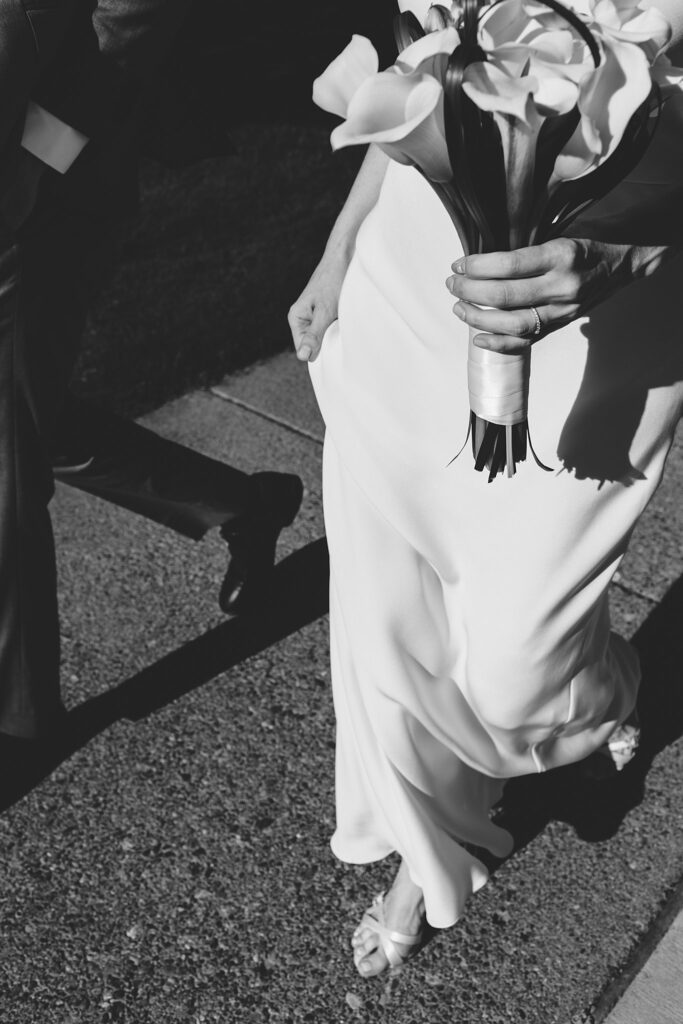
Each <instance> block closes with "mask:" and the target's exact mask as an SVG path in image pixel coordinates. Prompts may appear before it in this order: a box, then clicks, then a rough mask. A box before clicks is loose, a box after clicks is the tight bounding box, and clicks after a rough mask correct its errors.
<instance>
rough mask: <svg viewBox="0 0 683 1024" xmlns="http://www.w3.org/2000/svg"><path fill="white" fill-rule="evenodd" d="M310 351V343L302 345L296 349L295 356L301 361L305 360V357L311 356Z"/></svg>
mask: <svg viewBox="0 0 683 1024" xmlns="http://www.w3.org/2000/svg"><path fill="white" fill-rule="evenodd" d="M312 351H313V350H312V349H311V346H310V345H302V346H301V348H300V349H298V350H297V353H296V357H297V359H300V360H301V361H302V362H305V361H306V360H307V359H310V358H311V352H312Z"/></svg>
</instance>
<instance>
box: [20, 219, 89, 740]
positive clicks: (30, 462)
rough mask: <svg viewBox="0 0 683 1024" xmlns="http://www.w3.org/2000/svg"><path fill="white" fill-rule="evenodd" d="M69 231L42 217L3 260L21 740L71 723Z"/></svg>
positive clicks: (74, 232) (74, 306)
mask: <svg viewBox="0 0 683 1024" xmlns="http://www.w3.org/2000/svg"><path fill="white" fill-rule="evenodd" d="M68 227H69V226H67V225H65V224H64V223H61V222H60V220H59V218H57V217H56V216H52V215H49V214H47V213H41V214H40V216H38V215H35V216H34V217H32V218H31V219H30V223H27V225H25V226H24V228H22V230H21V231H19V232H18V234H17V235H16V237H14V238H9V237H7V236H6V235H5V237H4V239H3V243H2V246H1V251H0V387H1V388H2V395H1V400H0V446H1V447H0V732H3V733H7V734H10V735H14V736H21V737H35V736H40V735H44V734H46V733H48V732H50V731H51V730H52V729H53V728H54V727H55V726H56V725H57V723H58V719H59V718H61V717H62V715H63V707H62V704H61V701H60V696H59V626H58V618H57V592H56V570H55V555H54V542H53V537H52V527H51V523H50V516H49V512H48V504H49V502H50V499H51V497H52V493H53V481H52V472H51V469H50V463H49V459H48V456H47V445H46V438H47V437H48V436H49V434H50V432H51V430H52V429H53V426H54V421H55V418H56V412H57V409H58V408H59V405H60V403H61V400H62V396H63V393H64V389H65V387H66V381H67V378H68V374H69V372H70V369H71V365H72V362H73V358H74V354H75V343H76V341H77V339H78V337H79V336H80V331H81V328H82V319H83V312H82V304H81V302H80V297H79V295H78V292H77V290H76V289H75V287H74V267H75V265H76V263H77V261H78V253H79V248H80V246H81V245H82V244H83V239H82V238H79V234H81V232H80V231H79V229H78V225H70V230H67V228H68Z"/></svg>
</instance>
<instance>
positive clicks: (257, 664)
mask: <svg viewBox="0 0 683 1024" xmlns="http://www.w3.org/2000/svg"><path fill="white" fill-rule="evenodd" d="M219 392H220V393H208V392H195V393H193V394H190V395H188V396H186V397H184V398H181V399H179V400H177V401H175V402H173V403H171V404H169V405H167V406H165V407H163V408H161V409H160V410H158V411H157V412H156V413H154V414H153V415H151V416H150V417H148V419H147V420H146V422H147V423H148V424H149V425H151V426H153V427H154V428H155V429H157V430H159V431H160V432H162V433H165V434H167V435H168V436H172V437H174V438H176V439H180V440H182V441H184V442H185V443H187V444H189V445H191V446H193V447H196V448H198V449H201V450H202V451H205V452H207V453H208V454H211V455H214V456H216V457H219V458H221V459H224V460H225V461H228V462H230V463H232V464H235V465H238V466H240V467H241V468H244V469H247V470H249V471H254V470H257V469H258V470H260V469H274V468H278V469H282V470H286V471H295V472H298V473H300V475H301V476H302V477H303V479H304V481H305V485H306V489H307V493H306V497H305V500H304V506H303V508H302V512H301V515H300V516H299V517H298V519H297V520H296V522H295V523H294V525H293V527H292V528H290V529H288V530H287V531H285V533H284V534H283V536H282V540H281V544H280V549H279V557H280V565H279V568H278V570H277V573H276V580H275V583H274V587H273V591H272V593H271V594H270V596H269V599H268V601H267V602H266V606H265V608H264V612H263V614H261V615H259V616H256V617H253V618H252V619H250V620H245V621H240V620H226V619H225V618H224V617H223V616H221V614H220V613H219V611H218V609H217V605H216V595H217V589H218V586H219V583H220V580H221V577H222V574H223V571H224V568H225V563H226V558H225V550H224V547H223V544H222V542H221V541H220V539H219V538H217V537H215V536H209V537H207V538H205V540H203V541H202V542H200V543H198V544H195V543H193V542H191V541H188V540H186V539H183V538H181V537H178V536H176V535H174V534H172V533H170V532H169V531H167V530H164V529H163V528H162V527H160V526H157V525H155V524H151V523H148V522H146V521H144V520H142V519H141V518H139V517H136V516H135V515H132V514H130V513H127V512H124V511H120V510H117V509H115V508H112V507H111V506H109V505H107V504H105V503H104V502H101V501H99V500H97V499H94V498H90V497H88V496H86V495H84V494H82V493H79V492H77V491H73V490H70V489H68V488H63V487H60V488H59V492H58V495H57V498H56V500H55V503H54V512H55V525H56V534H57V540H58V550H59V572H60V593H61V601H62V620H63V638H64V667H63V684H64V694H65V700H66V702H67V705H68V707H69V708H70V710H71V714H70V724H69V728H68V730H67V733H66V735H65V736H64V737H63V739H62V740H61V741H59V742H57V743H55V744H54V745H53V746H52V747H51V748H45V749H44V750H43V752H42V756H41V758H40V759H38V761H31V760H26V759H24V760H23V761H19V760H15V761H14V762H12V763H11V764H7V765H6V766H5V770H4V773H3V781H2V806H3V808H4V810H3V813H2V815H1V816H0V892H1V893H2V897H1V899H2V914H1V915H0V948H1V950H2V973H1V976H0V1021H1V1022H2V1024H176V1022H177V1024H233V1022H235V1024H238V1022H239V1024H242V1022H244V1024H271V1022H272V1024H290V1022H291V1024H294V1022H296V1024H299V1022H310V1024H342V1022H343V1024H346V1022H348V1024H354V1022H359V1024H360V1022H362V1024H378V1022H386V1024H428V1022H429V1024H442V1022H443V1024H447V1022H448V1024H452V1022H453V1021H457V1022H458V1024H520V1022H525V1024H588V1022H591V1021H593V1020H599V1019H602V1016H603V1015H604V1014H603V1011H604V1010H605V1009H606V1008H609V1007H608V1005H607V1004H608V1003H609V992H610V986H611V985H612V983H613V982H614V980H615V979H616V978H617V977H618V976H619V975H620V974H621V973H622V972H623V971H624V970H625V969H626V970H628V965H629V964H630V963H631V962H632V961H633V958H634V956H635V955H636V952H637V949H638V947H639V944H640V943H641V941H642V940H643V938H644V937H645V936H646V935H647V934H648V930H649V929H650V927H651V924H652V922H653V921H654V920H655V918H656V917H657V915H658V913H659V911H660V908H661V907H662V905H663V904H664V902H665V901H666V899H667V896H668V894H669V893H670V892H671V891H672V890H673V888H674V887H675V886H676V884H677V882H678V880H679V879H680V877H681V874H682V873H683V843H682V842H681V839H682V837H683V808H682V807H681V802H680V799H679V793H680V778H681V771H682V769H683V745H682V744H681V742H680V739H679V737H680V735H681V733H682V732H683V696H682V694H681V675H680V665H681V660H682V655H683V634H682V632H681V629H680V621H681V613H682V612H683V584H682V583H681V581H680V580H679V577H680V576H681V574H682V573H683V554H682V552H681V545H680V543H679V541H678V538H679V537H680V526H681V518H682V517H683V513H682V512H681V506H680V500H679V499H678V496H679V495H680V493H681V486H682V485H683V447H682V446H681V445H680V444H678V445H677V446H675V448H674V451H673V454H672V457H671V461H670V471H669V476H668V479H667V481H666V483H665V484H664V485H663V487H662V488H661V490H660V492H659V493H658V495H657V497H656V498H655V500H654V502H653V503H652V505H651V506H650V508H649V509H648V510H647V512H646V514H645V516H644V518H643V521H642V523H641V526H640V528H639V530H638V533H637V536H636V538H635V539H634V542H633V547H632V552H631V555H630V557H629V560H628V562H627V563H626V564H625V565H624V568H623V571H622V573H621V574H620V578H619V580H618V581H617V583H616V584H615V586H614V588H613V599H614V600H613V607H614V618H615V626H616V628H617V629H619V630H621V631H623V632H624V633H625V634H626V635H629V636H633V635H635V637H636V642H637V643H638V646H639V649H640V651H641V654H642V657H643V662H644V666H645V679H644V685H643V697H642V701H641V713H642V718H643V725H644V729H645V745H644V749H643V751H642V753H641V754H640V755H639V757H638V759H637V761H636V762H634V764H633V765H631V766H629V768H627V769H626V771H625V772H623V773H622V775H621V776H620V777H619V778H618V779H617V780H616V781H605V782H602V783H596V782H586V781H585V780H583V779H582V778H581V776H580V774H579V772H578V771H577V770H576V769H566V770H563V771H561V772H553V773H549V774H547V775H545V776H541V777H533V778H525V779H522V780H518V781H515V782H512V783H511V784H510V786H509V787H508V795H507V798H506V801H505V805H504V810H503V813H504V815H505V818H506V821H507V823H508V825H509V827H510V828H511V829H512V830H513V832H514V834H515V836H516V838H517V841H518V842H517V849H516V851H515V853H514V854H513V855H512V856H511V857H510V858H509V859H508V861H507V862H506V863H504V864H502V865H500V866H497V870H495V872H494V874H493V876H492V878H491V881H490V883H489V884H488V885H487V886H486V887H485V889H484V890H483V891H482V892H481V893H479V894H478V895H477V896H476V897H475V898H474V899H473V900H472V901H471V904H470V908H469V912H468V914H467V915H466V917H465V918H464V919H463V920H462V921H461V922H459V924H458V925H457V926H456V927H454V928H453V929H451V930H450V931H448V932H444V933H441V934H439V935H437V937H436V938H435V939H434V941H433V942H432V943H431V944H430V945H429V946H428V947H427V948H426V949H425V950H424V951H423V953H422V954H421V955H420V957H419V958H418V959H417V960H416V961H414V962H413V963H411V964H409V965H408V966H406V967H405V968H403V969H401V970H398V971H396V972H394V973H393V974H392V975H391V976H390V977H388V978H387V977H385V978H383V979H381V980H377V981H371V982H364V981H363V980H362V979H360V978H359V977H358V975H357V974H356V972H355V970H354V968H353V964H352V960H351V956H350V948H349V937H350V934H351V931H352V930H353V928H354V926H355V924H356V922H357V920H358V918H359V915H360V913H361V912H362V910H363V909H364V907H365V906H366V905H367V904H368V902H369V901H370V898H371V897H372V895H373V894H374V893H375V892H376V891H378V890H379V889H381V888H383V887H385V885H386V884H387V883H388V881H389V880H390V875H391V871H392V870H393V865H392V864H386V863H381V864H376V865H371V866H368V867H352V866H347V865H343V864H341V863H339V862H337V861H336V860H335V859H334V857H333V856H332V854H331V852H330V850H329V846H328V839H329V835H330V832H331V830H332V827H333V815H334V809H333V756H334V719H333V709H332V701H331V695H330V688H329V673H328V661H327V625H326V617H325V613H326V609H327V565H326V549H325V545H324V540H323V539H322V538H323V524H322V516H321V504H320V479H319V477H320V463H321V454H322V447H321V437H322V433H321V425H320V421H319V418H318V416H317V413H316V411H315V408H314V405H313V404H312V403H311V401H310V394H309V391H308V382H307V374H306V373H305V370H304V369H303V368H301V367H299V366H298V365H297V364H296V362H295V360H294V359H293V357H292V356H284V355H283V356H279V357H277V358H276V359H274V360H272V361H269V362H265V363H263V364H261V365H258V366H256V367H254V368H253V370H251V371H249V372H248V373H246V374H241V375H237V376H235V377H232V378H229V379H227V380H226V381H224V382H223V384H222V385H221V387H220V389H219ZM272 396H275V397H272ZM271 397H272V401H271ZM530 471H533V467H530ZM677 580H678V582H676V581H677ZM595 1007H597V1010H596V1016H594V1014H593V1009H594V1008H595Z"/></svg>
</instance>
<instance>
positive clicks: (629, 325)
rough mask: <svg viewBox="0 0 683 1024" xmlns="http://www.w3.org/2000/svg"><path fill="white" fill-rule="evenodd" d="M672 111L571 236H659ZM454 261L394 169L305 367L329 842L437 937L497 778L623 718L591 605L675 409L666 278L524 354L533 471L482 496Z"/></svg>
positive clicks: (455, 243)
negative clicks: (331, 765) (404, 874)
mask: <svg viewBox="0 0 683 1024" xmlns="http://www.w3.org/2000/svg"><path fill="white" fill-rule="evenodd" d="M681 114H682V111H681V105H680V103H678V101H676V102H675V103H673V104H671V105H670V109H669V110H668V111H667V114H666V117H665V119H664V123H663V124H662V126H661V128H660V135H659V137H658V141H657V145H656V146H653V150H652V152H651V153H650V154H648V157H647V160H646V161H645V162H644V163H643V165H642V166H641V167H640V168H637V169H636V172H634V175H633V177H632V180H630V181H628V182H625V183H624V184H623V185H622V186H620V187H619V189H617V190H616V191H615V192H614V193H613V194H612V196H611V197H610V198H609V200H607V201H605V202H603V203H601V204H600V205H599V206H598V207H596V208H595V210H594V213H593V214H592V217H591V221H590V222H584V224H583V225H582V234H590V233H591V232H593V233H594V234H595V235H596V236H598V237H604V238H606V239H608V238H609V237H610V236H612V237H614V238H615V239H617V238H618V237H619V236H620V234H623V233H624V232H626V233H628V228H627V226H625V220H624V211H625V210H631V211H635V215H636V216H639V217H641V219H644V221H645V223H647V224H649V225H650V226H652V225H653V224H654V223H655V219H654V218H655V216H658V217H659V218H660V223H662V224H665V223H666V217H667V204H668V202H669V200H670V195H671V191H672V189H675V182H676V177H675V174H674V169H673V168H674V166H675V164H673V163H672V165H671V166H669V165H668V164H667V157H666V154H667V153H668V152H671V148H672V147H673V148H674V150H675V148H676V145H678V148H679V149H680V148H681V147H680V145H679V144H678V140H679V137H680V140H683V117H682V116H681ZM658 153H659V156H658V155H657V154H658ZM680 166H683V164H679V167H680ZM639 174H640V176H639ZM678 194H679V198H680V192H679V193H678ZM653 230H656V229H653ZM461 254H462V249H461V246H460V243H459V240H458V238H457V235H456V234H455V231H454V229H453V227H452V224H451V222H450V220H449V218H448V216H447V214H446V213H445V211H444V209H443V208H442V206H441V204H440V202H439V200H438V199H437V198H436V196H435V195H434V193H433V192H432V190H431V188H430V187H429V185H428V184H427V183H426V182H425V181H424V180H423V179H422V177H421V176H420V174H419V173H418V172H416V171H415V170H414V169H412V168H409V167H405V166H400V165H398V164H394V163H390V165H389V168H388V171H387V174H386V178H385V180H384V183H383V186H382V189H381V194H380V197H379V201H378V203H377V205H376V206H375V208H374V209H373V210H372V211H371V213H370V214H369V215H368V217H367V218H366V220H365V221H364V223H363V224H362V226H361V229H360V232H359V234H358V238H357V245H356V252H355V256H354V258H353V260H352V262H351V265H350V267H349V270H348V274H347V276H346V279H345V282H344V285H343V289H342V294H341V297H340V304H339V318H338V320H337V321H336V322H335V323H334V324H333V325H332V326H331V327H330V328H329V329H328V331H327V333H326V336H325V338H324V341H323V345H322V350H321V353H320V355H319V357H318V359H317V360H316V361H315V362H313V363H312V364H311V366H310V373H311V378H312V382H313V385H314V388H315V392H316V395H317V399H318V403H319V405H320V409H321V411H322V414H323V417H324V419H325V424H326V437H325V448H324V463H323V493H324V511H325V523H326V530H327V536H328V543H329V550H330V565H331V584H330V631H331V664H332V684H333V694H334V703H335V711H336V717H337V753H336V793H337V797H336V800H337V808H336V811H337V821H336V830H335V832H334V835H333V837H332V840H331V845H332V849H333V851H334V853H335V854H336V855H337V856H338V857H339V858H341V859H342V860H344V861H347V862H351V863H367V862H371V861H375V860H378V859H380V858H383V857H385V856H387V855H388V854H389V853H391V852H393V851H397V852H398V853H399V854H400V855H401V857H402V858H403V859H404V860H405V862H406V864H407V866H408V868H409V870H410V874H411V877H412V879H413V880H414V882H415V883H416V884H418V885H419V886H421V888H422V889H423V891H424V896H425V904H426V913H427V918H428V920H429V922H430V924H431V925H432V926H434V927H438V928H444V927H448V926H450V925H452V924H453V923H454V922H455V921H456V920H457V919H458V918H459V917H460V916H461V914H462V912H463V909H464V907H465V903H466V901H467V899H468V897H469V896H470V895H471V894H472V893H473V892H474V891H476V890H477V889H478V888H479V887H480V886H481V885H483V884H484V883H485V881H486V878H487V871H486V868H485V867H484V865H483V863H482V862H481V860H480V859H479V858H478V857H477V856H475V855H474V853H473V851H472V846H476V847H480V848H484V849H486V850H488V851H490V852H491V853H493V854H494V855H496V856H499V857H502V856H505V855H507V854H508V853H509V852H510V850H511V845H512V840H511V837H510V835H509V834H508V833H507V832H506V831H504V830H503V829H501V828H499V827H497V826H496V825H495V824H494V823H492V821H491V818H490V810H491V807H492V806H493V805H494V803H495V802H496V801H497V800H498V799H499V798H500V796H501V794H502V788H503V785H504V781H505V780H506V779H507V778H510V777H512V776H518V775H523V774H528V773H534V772H543V771H546V770H547V769H550V768H553V767H556V766H559V765H564V764H568V763H570V762H574V761H578V760H580V759H582V758H584V757H586V756H587V755H589V754H590V753H591V752H593V751H595V750H596V749H597V748H598V747H600V746H601V745H602V744H604V743H605V742H606V741H607V740H608V739H609V736H610V734H611V733H612V732H613V731H614V729H615V728H616V726H617V725H618V724H619V723H621V722H622V721H623V720H624V719H625V718H626V717H627V716H628V715H629V713H630V711H631V710H632V708H633V706H634V703H635V700H636V696H637V690H638V685H639V681H640V671H639V665H638V659H637V656H636V653H635V651H634V650H633V648H632V647H631V646H630V645H629V644H628V643H626V642H625V641H624V640H623V639H622V638H621V637H619V636H617V635H616V634H615V633H614V632H613V631H612V630H611V627H610V614H609V606H608V596H607V590H608V585H609V583H610V581H611V579H612V578H613V576H614V573H615V571H616V570H617V569H618V567H619V564H620V562H621V559H622V557H623V555H624V553H625V552H626V549H627V546H628V542H629V539H630V537H631V533H632V531H633V529H634V526H635V525H636V523H637V521H638V518H639V516H640V515H641V513H642V512H643V510H644V508H645V506H646V505H647V503H648V502H649V501H650V499H651V498H652V495H653V493H654V491H655V489H656V487H657V485H658V483H659V482H660V480H661V477H662V472H663V470H664V463H665V460H666V456H667V454H668V452H669V449H670V446H671V444H672V440H673V435H674V431H675V428H676V424H677V422H678V420H679V418H680V415H681V409H682V407H683V344H682V342H683V338H681V333H682V331H681V327H680V286H681V284H680V283H681V280H682V271H683V265H682V264H681V262H680V261H674V262H671V263H669V264H667V265H665V266H664V267H663V268H662V269H660V270H659V271H658V272H656V273H655V274H654V275H652V276H651V277H649V278H647V279H646V280H642V281H639V282H637V283H636V284H634V285H632V286H630V287H629V288H627V289H625V290H622V291H621V292H619V293H618V294H617V295H615V296H614V297H613V298H612V299H610V300H609V301H607V302H605V303H603V304H602V305H601V306H599V307H598V308H597V309H595V310H594V312H593V313H592V314H591V315H590V316H589V317H584V318H581V319H579V320H577V321H575V322H574V323H572V324H571V325H569V326H567V327H565V328H563V329H561V330H558V331H556V332H555V333H553V334H552V335H549V336H548V337H546V338H543V339H542V340H540V341H539V342H538V343H537V344H536V345H534V348H533V354H532V362H531V391H530V403H529V422H530V426H531V432H532V439H533V442H534V446H535V448H536V450H537V452H538V454H539V456H540V458H541V459H542V460H543V461H544V462H545V463H546V464H547V465H549V466H550V467H551V468H552V472H544V471H543V470H542V469H540V468H539V467H538V466H537V465H536V464H535V463H534V461H533V460H532V459H528V460H527V461H526V462H525V463H523V464H522V465H521V466H520V467H519V471H518V473H517V474H516V475H515V476H514V477H512V478H507V477H499V478H497V479H496V480H495V481H493V482H492V483H488V482H487V475H486V474H485V473H478V472H475V470H474V467H473V460H472V457H471V452H470V450H469V448H466V449H465V450H464V451H463V452H462V453H461V454H460V455H459V457H458V458H457V459H455V461H453V462H452V461H451V460H452V459H453V456H454V455H455V454H456V453H457V451H458V449H459V448H460V447H461V445H462V443H463V440H464V438H465V434H466V430H467V424H468V416H469V404H468V391H467V379H466V361H467V346H468V328H467V326H466V325H464V324H463V323H461V322H460V321H459V320H458V319H457V318H456V317H455V316H454V315H453V312H452V306H453V301H454V300H453V298H452V296H451V295H450V293H449V292H448V291H447V289H446V287H445V280H446V278H447V277H448V276H449V275H450V274H451V273H452V271H451V264H452V263H453V261H454V260H455V259H457V258H458V257H459V256H460V255H461ZM463 844H465V845H463ZM466 847H467V848H466Z"/></svg>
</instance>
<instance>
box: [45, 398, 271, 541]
mask: <svg viewBox="0 0 683 1024" xmlns="http://www.w3.org/2000/svg"><path fill="white" fill-rule="evenodd" d="M51 456H52V465H53V470H54V474H55V477H56V479H57V480H60V481H62V482H63V483H66V484H69V485H71V486H72V487H77V488H78V489H79V490H82V491H86V492H87V493H89V494H94V495H97V497H100V498H104V499H106V500H107V501H110V502H112V503H113V504H115V505H119V506H120V507H122V508H126V509H129V510H130V511H132V512H137V513H139V514H140V515H143V516H145V517H146V518H148V519H152V520H153V521H154V522H157V523H161V524H162V525H163V526H167V527H170V528H171V529H173V530H176V531H177V532H178V533H181V534H183V535H184V536H186V537H190V538H192V539H195V540H199V539H200V538H201V537H203V536H204V534H205V533H206V531H207V530H210V529H211V528H212V527H215V526H223V525H225V524H226V523H228V522H230V521H232V520H234V519H239V518H241V517H243V516H245V515H247V514H248V513H249V511H250V503H253V500H252V487H251V485H250V478H249V476H248V475H247V474H246V473H243V472H241V471H240V470H238V469H234V468H233V467H232V466H228V465H226V464H225V463H224V462H219V461H218V460H217V459H212V458H209V457H208V456H206V455H202V454H201V453H200V452H197V451H193V450H192V449H190V448H186V447H185V446H184V445H181V444H177V443H176V442H174V441H169V440H167V439H166V438H163V437H161V436H159V435H158V434H156V433H154V432H153V431H151V430H148V429H146V428H145V427H142V426H140V425H139V424H137V423H133V422H131V421H129V420H126V419H124V418H123V417H121V416H117V415H116V414H115V413H112V412H109V411H107V410H102V409H98V408H96V407H95V406H92V405H89V404H87V403H85V402H82V401H80V400H78V399H76V398H73V397H72V396H69V397H68V398H67V401H66V403H65V405H64V408H63V411H62V414H61V416H60V420H59V423H58V426H57V431H56V435H55V438H54V441H53V445H52V451H51Z"/></svg>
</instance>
